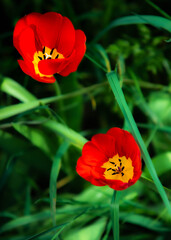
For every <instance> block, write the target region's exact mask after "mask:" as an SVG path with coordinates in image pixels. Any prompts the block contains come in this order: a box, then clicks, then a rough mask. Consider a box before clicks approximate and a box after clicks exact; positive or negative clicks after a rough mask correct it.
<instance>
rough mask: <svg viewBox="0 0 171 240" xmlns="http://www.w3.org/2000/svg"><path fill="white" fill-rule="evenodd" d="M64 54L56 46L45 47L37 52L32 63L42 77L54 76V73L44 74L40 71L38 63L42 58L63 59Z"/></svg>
mask: <svg viewBox="0 0 171 240" xmlns="http://www.w3.org/2000/svg"><path fill="white" fill-rule="evenodd" d="M63 58H64V56H63V54H61V53H59V52H57V50H56V48H52V49H50V48H48V47H43V50H42V51H38V52H35V54H34V57H33V61H32V63H33V64H34V69H35V73H36V74H38V75H39V76H40V77H52V76H53V75H44V74H42V73H40V71H39V68H38V63H39V61H41V60H48V59H63Z"/></svg>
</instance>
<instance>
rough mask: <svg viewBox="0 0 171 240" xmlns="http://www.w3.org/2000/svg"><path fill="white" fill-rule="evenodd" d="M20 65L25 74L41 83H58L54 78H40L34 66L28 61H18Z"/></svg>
mask: <svg viewBox="0 0 171 240" xmlns="http://www.w3.org/2000/svg"><path fill="white" fill-rule="evenodd" d="M18 63H19V65H20V67H21V69H22V71H23V72H24V73H25V74H27V75H29V76H30V77H32V78H33V79H35V80H37V81H39V82H44V83H54V82H55V81H56V79H55V78H54V77H40V76H39V75H37V74H35V73H34V68H33V66H31V64H30V63H29V62H27V61H23V60H18ZM32 65H33V64H32Z"/></svg>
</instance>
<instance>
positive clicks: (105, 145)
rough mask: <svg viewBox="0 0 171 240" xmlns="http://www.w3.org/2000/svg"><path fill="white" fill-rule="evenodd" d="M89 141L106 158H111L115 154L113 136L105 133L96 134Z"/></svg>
mask: <svg viewBox="0 0 171 240" xmlns="http://www.w3.org/2000/svg"><path fill="white" fill-rule="evenodd" d="M91 142H92V143H93V144H94V145H95V146H96V147H97V148H98V149H99V151H100V152H103V153H104V154H105V156H106V157H107V158H112V157H113V156H114V155H116V154H117V152H116V150H115V142H116V140H115V138H113V137H112V136H110V135H107V134H102V133H100V134H96V135H94V136H93V137H92V139H91Z"/></svg>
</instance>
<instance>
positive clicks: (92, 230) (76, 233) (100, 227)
mask: <svg viewBox="0 0 171 240" xmlns="http://www.w3.org/2000/svg"><path fill="white" fill-rule="evenodd" d="M106 221H107V219H106V218H101V219H100V220H97V221H96V222H95V223H92V224H91V225H89V226H87V227H84V228H81V229H76V230H73V231H70V232H69V234H67V235H65V238H64V239H66V240H73V239H77V240H85V236H86V240H92V239H93V240H99V239H101V236H102V234H103V231H104V229H105V225H106ZM92 236H93V237H92Z"/></svg>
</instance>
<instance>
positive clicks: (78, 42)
mask: <svg viewBox="0 0 171 240" xmlns="http://www.w3.org/2000/svg"><path fill="white" fill-rule="evenodd" d="M85 42H86V36H85V34H84V32H83V31H81V30H76V31H75V47H74V48H75V51H76V53H75V59H74V60H73V61H72V62H70V64H68V66H67V67H66V68H65V69H64V70H63V71H61V72H60V75H62V76H64V77H66V76H68V75H69V74H70V73H71V72H75V71H76V70H77V68H78V65H79V64H80V62H81V60H82V58H83V56H84V54H85V51H86V45H85Z"/></svg>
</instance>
